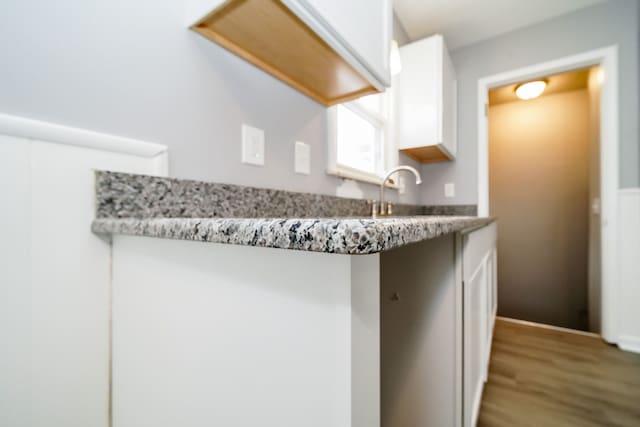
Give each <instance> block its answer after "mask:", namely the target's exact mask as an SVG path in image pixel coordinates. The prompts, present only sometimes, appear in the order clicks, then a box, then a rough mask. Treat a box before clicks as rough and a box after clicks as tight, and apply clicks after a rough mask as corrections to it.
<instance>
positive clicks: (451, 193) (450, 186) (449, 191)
mask: <svg viewBox="0 0 640 427" xmlns="http://www.w3.org/2000/svg"><path fill="white" fill-rule="evenodd" d="M444 197H456V185H455V184H454V183H453V182H447V183H446V184H445V185H444Z"/></svg>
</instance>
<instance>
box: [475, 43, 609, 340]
mask: <svg viewBox="0 0 640 427" xmlns="http://www.w3.org/2000/svg"><path fill="white" fill-rule="evenodd" d="M593 66H599V67H600V69H601V77H600V78H601V79H602V82H601V84H600V91H601V92H600V104H599V106H600V112H599V118H600V120H599V124H600V130H599V135H600V149H599V156H600V174H599V175H600V176H599V184H600V191H601V194H600V206H599V211H600V214H599V222H598V223H597V224H595V226H596V227H598V228H599V230H600V236H601V244H600V248H601V251H600V254H599V259H600V263H599V265H600V266H601V274H600V278H601V281H600V286H599V291H600V298H599V301H597V304H598V306H599V308H600V310H599V311H600V313H601V319H600V325H589V329H593V330H599V333H600V334H601V335H602V337H603V338H604V339H605V340H607V341H609V342H612V343H615V342H616V338H617V328H616V326H617V325H616V317H615V315H616V312H615V303H614V301H615V297H616V291H617V289H616V253H615V251H616V247H615V243H616V237H617V228H616V226H617V224H616V222H617V221H616V220H617V199H616V195H617V188H618V145H619V144H618V93H617V92H618V88H617V75H618V74H617V47H616V46H611V47H608V48H604V49H598V50H594V51H590V52H585V53H582V54H578V55H574V56H570V57H565V58H561V59H558V60H554V61H549V62H546V63H541V64H536V65H532V66H528V67H525V68H521V69H517V70H512V71H508V72H504V73H500V74H496V75H492V76H488V77H485V78H482V79H480V80H479V81H478V212H479V214H480V215H481V216H487V215H493V214H494V213H492V212H491V211H490V188H489V181H490V180H489V128H488V127H489V120H488V109H489V91H490V90H491V89H493V88H498V87H502V86H505V85H510V84H514V83H518V82H522V81H529V80H534V79H536V78H541V77H544V76H550V75H554V74H559V73H564V72H567V71H572V70H577V69H584V68H591V67H593ZM522 191H528V189H527V188H523V189H522ZM588 208H592V206H588ZM499 222H500V220H499ZM520 227H522V228H524V227H526V224H521V225H520ZM500 265H501V262H500V258H499V259H498V266H499V268H500ZM539 268H541V269H542V268H544V265H542V266H539ZM499 286H500V282H499ZM541 292H543V291H541ZM499 297H500V293H499ZM549 297H550V298H551V296H549ZM501 304H502V301H499V303H498V305H499V307H500V306H501ZM594 311H597V310H594ZM583 317H584V316H583ZM591 318H592V319H593V318H595V317H594V316H593V315H592V316H591Z"/></svg>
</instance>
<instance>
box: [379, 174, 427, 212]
mask: <svg viewBox="0 0 640 427" xmlns="http://www.w3.org/2000/svg"><path fill="white" fill-rule="evenodd" d="M399 171H409V172H413V174H414V175H415V176H416V185H418V184H422V178H421V177H420V172H418V171H417V170H416V169H415V168H412V167H411V166H404V165H403V166H398V167H395V168H393V169H391V170H390V171H389V172H387V174H386V175H385V176H384V179H383V180H382V182H381V183H380V210H379V212H378V214H379V215H380V216H387V215H391V209H389V208H390V207H391V205H388V207H387V204H385V202H384V185H385V184H386V183H387V180H388V179H389V177H390V176H391V175H393V174H394V173H396V172H399Z"/></svg>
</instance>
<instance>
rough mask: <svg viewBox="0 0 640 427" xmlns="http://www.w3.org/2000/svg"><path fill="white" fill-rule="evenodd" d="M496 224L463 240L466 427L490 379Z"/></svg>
mask: <svg viewBox="0 0 640 427" xmlns="http://www.w3.org/2000/svg"><path fill="white" fill-rule="evenodd" d="M496 230H497V229H496V224H495V223H492V224H489V225H488V226H486V227H482V228H480V229H477V230H475V231H472V232H470V233H468V234H466V235H464V238H463V250H462V277H463V292H464V297H463V298H464V304H463V307H464V309H463V330H464V349H463V360H464V362H463V363H464V373H463V384H464V387H463V389H464V399H463V402H464V405H463V425H464V426H465V427H466V426H473V425H475V422H476V419H477V416H478V411H479V409H480V403H481V400H482V390H483V387H484V383H485V381H486V380H487V374H488V367H489V354H490V351H491V339H492V330H493V313H494V308H493V307H494V304H495V302H494V301H497V299H495V244H496Z"/></svg>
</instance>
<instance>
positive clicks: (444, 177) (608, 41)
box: [422, 0, 640, 204]
mask: <svg viewBox="0 0 640 427" xmlns="http://www.w3.org/2000/svg"><path fill="white" fill-rule="evenodd" d="M638 9H639V2H638V1H637V0H615V1H609V2H606V3H603V4H601V5H596V6H593V7H590V8H586V9H582V10H579V11H577V12H574V13H571V14H567V15H564V16H561V17H558V18H556V19H553V20H549V21H546V22H543V23H541V24H537V25H533V26H530V27H527V28H524V29H520V30H516V31H513V32H510V33H507V34H504V35H501V36H498V37H495V38H492V39H489V40H486V41H483V42H479V43H476V44H474V45H470V46H466V47H463V48H460V49H458V50H455V51H454V52H452V59H453V62H454V66H455V67H456V72H457V75H458V144H459V145H458V156H457V159H456V161H455V162H451V163H439V164H428V165H424V166H423V167H422V172H423V177H424V180H425V182H426V183H427V185H423V187H422V194H423V197H422V200H423V202H425V203H436V204H440V203H442V204H455V203H462V204H464V203H477V197H478V195H477V178H476V177H477V116H476V115H477V90H478V89H477V83H478V79H480V78H482V77H485V76H489V75H492V74H496V73H500V72H503V71H508V70H513V69H516V68H519V67H524V66H527V65H531V64H536V63H539V62H544V61H549V60H553V59H556V58H559V57H563V56H567V55H572V54H576V53H580V52H584V51H588V50H592V49H597V48H601V47H605V46H609V45H613V44H618V47H619V55H618V59H619V88H620V89H619V91H620V105H619V112H620V140H621V146H620V184H621V187H623V188H626V187H634V186H638V185H640V168H639V164H640V149H639V142H638V116H639V105H638V96H639V89H638V75H639V73H640V70H639V66H638V57H639V53H640V46H639V38H638V31H639V25H638V22H639V11H638ZM446 182H455V184H456V197H455V198H453V199H451V198H450V199H447V198H444V193H443V184H444V183H446Z"/></svg>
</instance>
